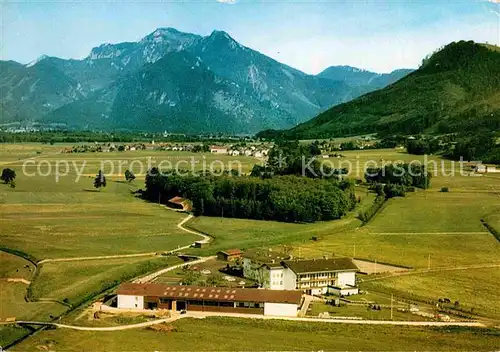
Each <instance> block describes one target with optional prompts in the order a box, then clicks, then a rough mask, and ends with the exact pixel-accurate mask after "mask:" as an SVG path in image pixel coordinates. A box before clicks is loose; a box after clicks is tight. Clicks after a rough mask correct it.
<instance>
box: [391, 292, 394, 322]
mask: <svg viewBox="0 0 500 352" xmlns="http://www.w3.org/2000/svg"><path fill="white" fill-rule="evenodd" d="M393 300H394V294H392V293H391V320H392V311H393V309H394V307H393V303H392V302H393Z"/></svg>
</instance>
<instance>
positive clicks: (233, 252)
mask: <svg viewBox="0 0 500 352" xmlns="http://www.w3.org/2000/svg"><path fill="white" fill-rule="evenodd" d="M219 253H224V254H226V255H240V254H243V252H242V251H241V250H239V249H226V250H225V251H220V252H219Z"/></svg>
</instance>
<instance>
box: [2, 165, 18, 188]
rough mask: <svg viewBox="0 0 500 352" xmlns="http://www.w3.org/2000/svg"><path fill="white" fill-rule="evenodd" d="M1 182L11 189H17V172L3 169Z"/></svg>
mask: <svg viewBox="0 0 500 352" xmlns="http://www.w3.org/2000/svg"><path fill="white" fill-rule="evenodd" d="M0 180H2V181H3V182H4V183H5V184H8V185H10V187H12V188H16V181H15V180H16V172H15V171H14V170H12V169H9V168H6V169H3V170H2V175H1V176H0Z"/></svg>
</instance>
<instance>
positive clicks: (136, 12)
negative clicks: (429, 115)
mask: <svg viewBox="0 0 500 352" xmlns="http://www.w3.org/2000/svg"><path fill="white" fill-rule="evenodd" d="M0 15H1V16H0V21H1V23H0V25H1V33H0V39H1V42H0V59H2V60H15V61H18V62H21V63H29V62H30V61H32V60H35V59H36V58H37V57H39V56H41V55H42V54H45V55H49V56H57V57H61V58H75V59H81V58H84V57H85V56H87V55H88V54H89V53H90V50H91V49H92V48H93V47H95V46H98V45H100V44H102V43H118V42H124V41H138V40H140V39H141V38H142V37H144V36H146V35H147V34H149V33H151V32H153V31H154V30H155V29H156V28H159V27H174V28H176V29H178V30H181V31H185V32H190V33H196V34H200V35H209V34H210V33H211V32H212V31H213V30H224V31H226V32H228V33H229V34H230V35H231V36H232V37H233V38H234V39H236V40H237V41H238V42H240V43H241V44H243V45H245V46H248V47H250V48H252V49H255V50H258V51H260V52H262V53H264V54H266V55H268V56H271V57H272V58H274V59H276V60H278V61H280V62H283V63H285V64H288V65H290V66H292V67H295V68H298V69H300V70H302V71H304V72H306V73H310V74H317V73H319V72H321V71H322V70H323V69H325V68H327V67H329V66H332V65H350V66H355V67H359V68H363V69H369V70H372V71H376V72H390V71H392V70H394V69H397V68H416V67H418V66H419V64H420V62H421V61H422V59H423V58H424V57H425V56H426V55H427V54H429V53H432V52H433V51H435V50H436V49H438V48H440V47H442V46H443V45H446V44H448V43H450V42H452V41H456V40H462V39H463V40H474V41H477V42H489V43H490V44H496V45H500V0H408V1H405V0H384V1H382V0H351V1H340V0H317V1H308V0H301V1H297V0H287V1H284V0H283V1H280V0H273V1H250V0H201V1H196V0H191V1H175V0H169V1H162V0H144V1H140V2H139V0H136V1H131V0H122V1H120V0H114V1H106V0H57V1H56V0H45V1H40V0H30V1H28V0H25V1H22V0H18V1H11V0H0Z"/></svg>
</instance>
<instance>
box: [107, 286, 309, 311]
mask: <svg viewBox="0 0 500 352" xmlns="http://www.w3.org/2000/svg"><path fill="white" fill-rule="evenodd" d="M117 295H118V308H121V309H152V310H155V309H168V310H173V311H181V310H187V311H207V312H224V313H246V314H260V315H271V316H290V317H295V316H297V311H298V309H299V308H300V306H301V303H302V293H301V292H300V291H277V290H263V289H249V288H224V287H199V286H170V285H163V284H135V283H125V284H122V285H120V287H119V288H118V291H117Z"/></svg>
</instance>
